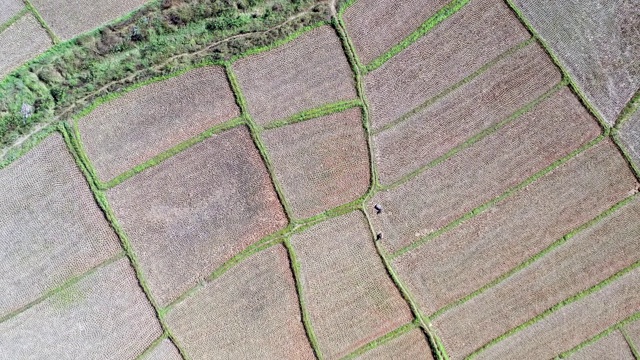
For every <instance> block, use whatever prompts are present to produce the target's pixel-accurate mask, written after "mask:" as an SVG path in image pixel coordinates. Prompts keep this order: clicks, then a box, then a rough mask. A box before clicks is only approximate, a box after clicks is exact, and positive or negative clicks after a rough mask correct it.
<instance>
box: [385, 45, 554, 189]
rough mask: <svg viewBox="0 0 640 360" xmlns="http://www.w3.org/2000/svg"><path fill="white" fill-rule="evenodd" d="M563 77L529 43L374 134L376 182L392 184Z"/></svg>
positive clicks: (507, 114)
mask: <svg viewBox="0 0 640 360" xmlns="http://www.w3.org/2000/svg"><path fill="white" fill-rule="evenodd" d="M560 81H561V75H560V72H559V71H558V70H557V68H556V67H555V65H554V64H553V63H552V62H551V59H549V57H548V56H547V54H546V53H545V52H544V50H543V49H542V48H540V47H539V46H538V45H537V44H530V45H528V46H526V47H525V48H523V49H520V50H518V51H517V52H515V53H514V54H512V55H511V56H509V57H507V58H505V59H503V60H501V61H499V62H498V63H496V64H495V65H494V66H492V67H491V68H489V69H488V70H487V71H486V72H485V73H483V74H482V75H480V76H479V77H477V78H475V79H474V80H472V81H470V82H469V83H468V84H466V85H464V86H462V87H460V88H458V89H457V90H455V91H453V92H452V93H449V94H448V95H447V96H445V97H444V98H442V99H441V100H439V101H438V102H437V103H435V104H433V105H431V106H429V107H427V108H425V109H424V110H422V111H420V112H418V113H416V114H414V115H412V116H411V117H409V118H408V119H407V120H406V121H404V122H402V123H400V124H398V125H396V126H394V127H393V128H391V129H388V130H386V131H383V132H382V133H379V134H377V135H376V136H375V140H374V141H375V150H376V162H377V164H378V174H379V177H380V182H381V183H383V184H390V183H392V182H394V181H397V180H398V179H399V178H401V177H402V176H404V175H406V174H408V173H410V172H412V171H415V170H417V169H419V168H420V167H421V166H423V165H425V164H427V163H429V162H430V161H433V160H435V159H437V158H438V157H440V156H443V155H445V154H446V153H447V152H448V151H450V150H451V149H453V148H454V147H456V146H458V145H460V144H462V143H464V142H465V141H466V140H467V139H469V138H471V137H472V136H473V135H475V134H478V133H480V132H481V131H483V130H485V129H488V128H490V127H491V126H494V125H496V124H498V123H499V122H500V121H503V120H504V119H506V118H508V117H509V115H511V114H512V113H514V112H516V111H517V110H518V109H520V108H522V107H523V106H525V105H526V104H528V103H529V102H531V101H534V100H535V99H537V98H538V97H540V96H542V95H543V94H544V93H545V92H546V91H547V90H549V89H550V88H551V87H552V86H553V85H555V84H557V83H559V82H560Z"/></svg>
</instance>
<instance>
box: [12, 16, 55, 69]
mask: <svg viewBox="0 0 640 360" xmlns="http://www.w3.org/2000/svg"><path fill="white" fill-rule="evenodd" d="M51 45H52V43H51V39H50V38H49V36H48V35H47V33H46V31H45V30H44V29H43V28H42V26H40V23H38V20H36V18H35V17H33V15H31V14H26V15H24V16H23V17H21V18H20V19H19V20H18V21H16V22H15V23H13V24H11V26H9V27H8V28H7V29H5V30H4V31H3V32H2V33H0V49H2V56H0V77H4V76H5V75H7V74H8V73H9V72H11V70H14V68H16V67H18V65H20V64H22V63H23V62H24V61H26V60H29V59H31V58H33V57H35V56H36V55H38V54H40V53H42V52H43V51H45V50H46V49H47V48H49V47H50V46H51Z"/></svg>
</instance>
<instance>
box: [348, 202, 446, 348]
mask: <svg viewBox="0 0 640 360" xmlns="http://www.w3.org/2000/svg"><path fill="white" fill-rule="evenodd" d="M360 211H361V212H362V213H363V214H364V216H365V218H366V219H367V224H368V225H369V231H370V233H371V241H373V243H374V245H375V247H376V251H377V253H378V256H379V257H380V261H382V263H383V265H384V267H385V269H386V270H387V274H388V275H389V277H390V278H391V281H392V282H393V284H394V285H395V286H396V288H397V289H398V292H399V293H400V295H401V296H402V298H403V299H404V300H405V302H406V303H407V305H409V309H410V310H411V313H412V314H413V316H414V319H415V320H416V321H417V322H418V325H419V327H420V329H422V332H423V333H424V334H425V336H426V337H427V341H428V343H429V347H430V348H431V352H432V353H433V356H434V358H435V359H436V360H449V356H448V355H447V352H446V349H445V347H444V344H443V343H442V340H440V338H439V337H438V335H437V334H436V332H435V329H434V328H433V327H432V326H431V320H430V319H429V317H428V316H427V315H425V314H424V313H423V312H422V311H421V310H420V307H419V306H418V304H417V302H416V300H415V298H414V296H413V294H411V292H410V291H409V290H408V288H407V286H406V285H405V284H404V283H403V282H402V279H400V276H399V275H398V274H397V273H396V271H395V269H394V268H393V265H392V264H391V262H390V261H389V258H388V254H387V252H386V250H385V249H384V248H383V247H382V246H381V245H380V241H377V239H376V232H375V230H374V228H373V223H372V222H371V218H370V217H369V214H368V213H367V211H366V210H365V209H364V207H362V208H360Z"/></svg>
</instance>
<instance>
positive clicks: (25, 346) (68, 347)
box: [0, 259, 162, 359]
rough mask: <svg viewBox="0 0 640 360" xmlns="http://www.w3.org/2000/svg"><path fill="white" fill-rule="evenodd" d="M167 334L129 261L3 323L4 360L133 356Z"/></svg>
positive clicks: (99, 272)
mask: <svg viewBox="0 0 640 360" xmlns="http://www.w3.org/2000/svg"><path fill="white" fill-rule="evenodd" d="M161 333H162V331H161V328H160V324H159V323H158V320H157V318H156V316H155V312H154V309H153V308H152V307H151V304H149V302H148V301H147V298H146V297H145V295H144V293H143V292H142V290H141V288H140V286H139V285H138V280H137V279H136V277H135V274H134V271H133V268H131V265H130V264H129V262H128V261H127V260H126V259H120V260H118V261H116V262H114V263H111V264H109V265H106V266H104V267H100V268H98V269H97V270H96V271H95V272H92V273H91V274H90V275H88V276H86V277H85V278H83V279H81V280H80V281H79V282H77V283H75V284H73V285H70V286H69V287H67V288H65V289H63V290H61V291H60V292H57V293H56V294H54V295H52V296H51V297H49V298H47V299H45V300H44V301H42V302H40V303H38V304H37V305H35V306H33V307H31V308H29V309H27V310H26V311H25V312H23V313H21V314H18V315H17V316H16V317H14V318H12V319H9V320H8V321H6V322H3V323H0V358H3V359H26V358H43V359H66V358H72V359H88V358H101V359H107V358H109V359H131V358H135V357H136V356H138V355H140V354H142V352H143V351H144V350H145V349H146V348H147V346H149V344H151V342H152V341H153V340H154V339H156V338H157V337H158V336H160V334H161Z"/></svg>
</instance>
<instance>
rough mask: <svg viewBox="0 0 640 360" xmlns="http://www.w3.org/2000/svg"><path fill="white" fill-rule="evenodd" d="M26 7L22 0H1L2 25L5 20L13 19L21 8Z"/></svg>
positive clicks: (0, 21) (0, 14) (0, 22)
mask: <svg viewBox="0 0 640 360" xmlns="http://www.w3.org/2000/svg"><path fill="white" fill-rule="evenodd" d="M23 8H24V3H23V2H22V1H20V0H0V9H2V12H0V25H2V23H4V22H5V21H7V20H9V19H11V18H12V17H13V16H15V15H16V14H17V13H18V12H20V10H22V9H23Z"/></svg>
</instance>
